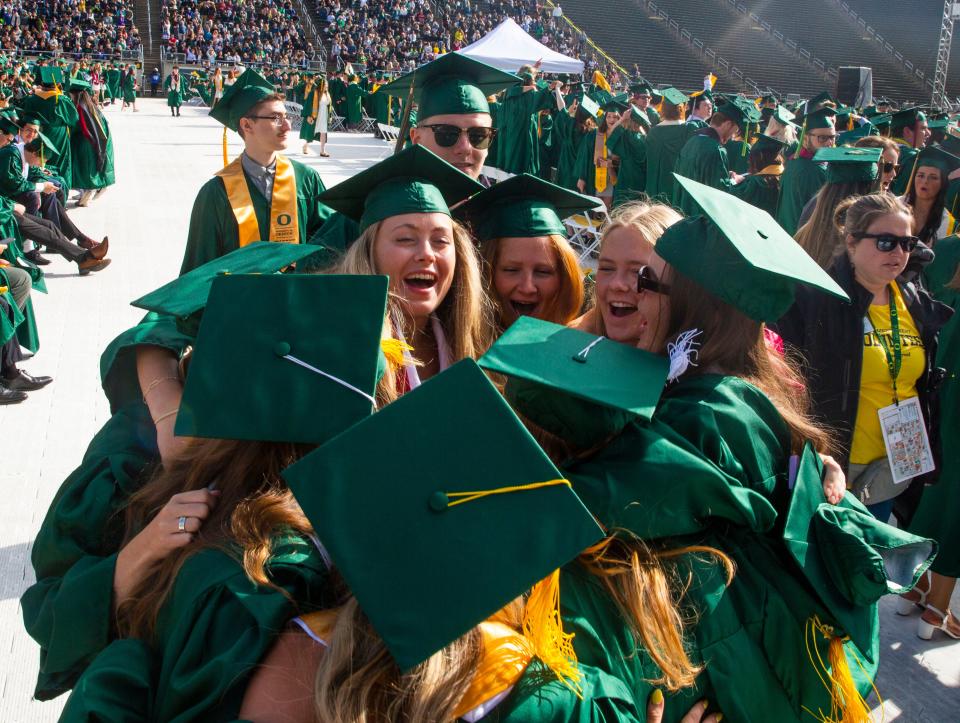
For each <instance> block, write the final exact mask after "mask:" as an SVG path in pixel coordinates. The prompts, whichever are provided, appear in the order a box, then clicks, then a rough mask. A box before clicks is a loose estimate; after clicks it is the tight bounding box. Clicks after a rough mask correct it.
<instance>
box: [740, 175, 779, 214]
mask: <svg viewBox="0 0 960 723" xmlns="http://www.w3.org/2000/svg"><path fill="white" fill-rule="evenodd" d="M729 191H730V193H731V194H732V195H734V196H736V197H737V198H739V199H740V200H742V201H746V202H747V203H750V204H753V205H754V206H756V207H757V208H762V209H763V210H764V211H766V212H767V213H769V214H770V215H771V216H774V217H775V216H776V215H777V201H778V200H779V198H780V179H779V177H778V176H758V175H750V176H747V177H746V178H744V179H743V180H742V181H741V182H740V183H738V184H737V185H736V186H731V187H730V189H729Z"/></svg>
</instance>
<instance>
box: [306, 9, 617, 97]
mask: <svg viewBox="0 0 960 723" xmlns="http://www.w3.org/2000/svg"><path fill="white" fill-rule="evenodd" d="M316 7H317V16H318V18H319V19H320V23H321V26H322V28H323V30H322V33H323V34H324V36H325V38H326V42H327V43H328V44H329V48H330V53H329V60H330V62H331V63H337V64H338V65H341V66H342V65H345V64H346V63H351V64H353V65H354V66H359V67H363V68H372V69H377V70H388V71H400V70H407V69H410V68H413V67H416V66H417V65H420V64H421V63H425V62H428V61H430V60H433V59H434V58H435V57H436V56H437V55H440V54H442V53H446V52H449V51H451V50H459V49H460V48H463V47H465V46H467V45H470V44H471V43H473V42H475V41H477V40H479V39H480V38H482V37H483V36H484V35H486V34H487V33H489V32H490V31H491V30H493V29H494V28H495V27H496V26H497V25H499V24H500V23H501V22H502V21H503V20H504V18H507V17H510V18H513V19H514V20H515V21H516V22H517V23H518V24H519V25H520V26H521V27H522V28H523V29H524V30H525V31H526V32H528V33H529V34H530V35H531V36H533V37H534V38H536V39H537V40H539V41H540V42H541V43H543V44H544V45H546V46H548V47H550V48H552V49H554V50H556V51H557V52H560V53H563V54H564V55H569V56H573V57H578V58H582V59H583V60H584V62H585V63H586V64H587V69H588V70H589V71H592V70H601V71H602V72H604V73H605V74H606V75H607V77H608V79H610V80H611V81H615V80H616V78H617V72H616V70H615V69H614V68H613V67H610V66H608V65H607V64H606V62H605V61H604V60H603V59H602V58H601V57H599V56H597V55H596V54H595V53H594V52H593V51H592V48H591V47H590V46H589V45H588V43H587V37H586V35H584V34H583V33H579V32H577V31H576V30H574V29H573V28H572V27H571V26H570V25H569V23H567V22H566V21H565V20H564V19H563V16H562V11H561V10H560V8H559V7H548V6H545V5H543V4H541V3H540V2H538V1H537V0H455V2H449V3H437V2H431V1H430V0H353V1H348V0H317V6H316Z"/></svg>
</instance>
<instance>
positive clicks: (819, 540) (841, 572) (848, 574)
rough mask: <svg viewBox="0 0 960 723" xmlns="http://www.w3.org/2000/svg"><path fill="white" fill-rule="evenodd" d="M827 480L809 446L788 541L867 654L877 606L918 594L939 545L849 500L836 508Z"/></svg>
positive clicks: (818, 589) (833, 612) (797, 482)
mask: <svg viewBox="0 0 960 723" xmlns="http://www.w3.org/2000/svg"><path fill="white" fill-rule="evenodd" d="M822 477H823V467H822V464H821V463H820V459H819V457H818V455H817V454H816V452H815V451H814V449H813V447H812V446H811V445H810V444H809V443H808V444H807V445H806V447H805V448H804V450H803V454H802V455H801V456H800V459H799V464H798V466H797V474H796V479H795V482H794V485H793V493H792V494H791V496H790V504H789V508H788V510H787V519H786V525H785V526H784V531H783V540H784V543H785V545H786V548H787V552H788V553H789V555H790V557H791V558H792V559H793V560H794V561H795V562H796V563H797V565H798V567H799V568H800V570H801V572H802V573H803V576H804V577H805V578H806V579H807V581H808V582H809V583H810V586H811V587H812V588H813V590H814V592H816V594H817V596H818V597H819V598H820V600H821V601H822V602H823V604H824V605H825V606H826V608H827V611H828V612H829V614H830V616H831V617H832V618H833V620H834V621H835V622H836V623H837V625H838V626H839V627H840V628H841V630H842V631H843V633H845V634H846V635H849V636H850V639H851V641H853V644H854V645H856V646H857V647H858V648H859V649H860V650H864V651H867V650H870V648H871V646H872V644H873V641H874V640H875V639H876V635H877V626H878V621H877V614H876V608H875V607H874V606H873V603H875V602H876V601H877V600H879V599H880V597H882V596H883V595H887V594H902V593H905V592H908V591H909V590H911V589H913V587H914V586H915V585H916V584H917V582H918V581H919V579H920V576H921V575H923V574H924V573H925V572H926V570H927V568H929V567H930V564H931V562H932V561H933V558H934V557H935V555H936V552H937V543H936V542H934V541H933V540H930V539H927V538H923V537H918V536H916V535H912V534H910V533H909V532H906V531H904V530H900V529H897V528H896V527H893V526H892V525H888V524H886V523H884V522H881V521H880V520H878V519H876V518H875V517H874V516H873V515H872V514H870V512H868V511H867V508H866V507H864V506H863V505H861V504H860V502H859V501H858V500H857V499H856V498H855V497H854V496H853V495H851V494H850V493H847V494H845V495H844V497H843V499H842V500H841V501H840V503H839V504H837V505H831V504H829V503H828V502H827V501H826V498H825V497H824V494H823V487H822Z"/></svg>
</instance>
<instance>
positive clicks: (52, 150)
mask: <svg viewBox="0 0 960 723" xmlns="http://www.w3.org/2000/svg"><path fill="white" fill-rule="evenodd" d="M24 148H25V149H26V150H28V151H30V152H31V153H40V151H41V150H42V151H43V152H44V154H45V155H48V156H49V155H51V154H56V152H57V147H56V146H55V145H53V141H51V140H50V139H49V138H47V137H46V136H45V135H44V134H43V133H41V132H40V131H37V137H36V138H34V139H33V140H32V141H30V142H29V143H27V144H26V145H24Z"/></svg>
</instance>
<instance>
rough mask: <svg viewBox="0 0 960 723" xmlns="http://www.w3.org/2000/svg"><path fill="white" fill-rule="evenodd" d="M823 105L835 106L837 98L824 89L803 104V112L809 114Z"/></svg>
mask: <svg viewBox="0 0 960 723" xmlns="http://www.w3.org/2000/svg"><path fill="white" fill-rule="evenodd" d="M823 107H830V108H836V107H837V99H836V98H834V97H833V96H832V95H830V94H829V93H828V92H827V91H824V92H823V93H820V94H819V95H815V96H814V97H813V98H811V99H810V100H808V101H807V102H806V103H805V104H804V113H805V114H809V113H812V112H814V111H816V110H819V109H820V108H823Z"/></svg>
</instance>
